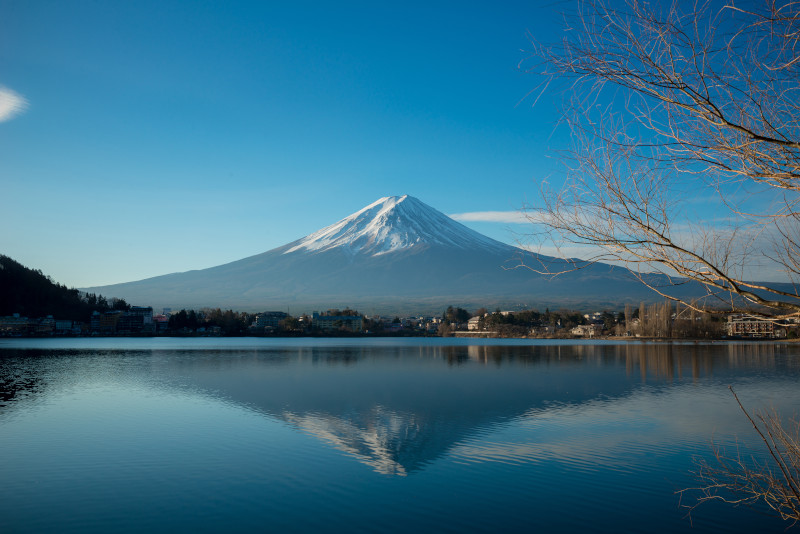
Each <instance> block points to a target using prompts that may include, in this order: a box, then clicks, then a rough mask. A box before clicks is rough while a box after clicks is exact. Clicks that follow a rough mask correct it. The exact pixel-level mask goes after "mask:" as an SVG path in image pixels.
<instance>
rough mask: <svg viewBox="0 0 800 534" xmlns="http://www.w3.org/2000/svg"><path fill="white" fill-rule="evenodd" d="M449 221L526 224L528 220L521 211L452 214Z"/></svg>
mask: <svg viewBox="0 0 800 534" xmlns="http://www.w3.org/2000/svg"><path fill="white" fill-rule="evenodd" d="M450 218H451V219H455V220H457V221H470V222H497V223H527V222H530V219H529V218H528V217H527V216H526V215H525V213H523V212H521V211H470V212H467V213H452V214H450Z"/></svg>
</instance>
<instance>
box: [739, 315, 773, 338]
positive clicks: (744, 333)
mask: <svg viewBox="0 0 800 534" xmlns="http://www.w3.org/2000/svg"><path fill="white" fill-rule="evenodd" d="M728 335H729V336H733V337H755V338H758V337H768V338H769V337H777V331H776V329H775V323H774V322H773V321H768V320H766V319H761V318H758V317H753V316H752V315H744V314H738V315H729V316H728Z"/></svg>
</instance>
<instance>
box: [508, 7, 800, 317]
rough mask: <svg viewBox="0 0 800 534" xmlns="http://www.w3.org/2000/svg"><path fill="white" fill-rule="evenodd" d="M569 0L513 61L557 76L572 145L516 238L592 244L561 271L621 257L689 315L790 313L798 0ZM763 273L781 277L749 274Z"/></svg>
mask: <svg viewBox="0 0 800 534" xmlns="http://www.w3.org/2000/svg"><path fill="white" fill-rule="evenodd" d="M573 5H574V6H575V8H574V12H572V13H567V14H566V15H565V17H566V18H565V28H564V29H565V31H564V33H563V36H564V38H563V40H561V41H560V42H558V43H556V44H553V45H548V44H542V43H535V42H534V43H533V47H534V49H533V51H532V53H531V55H530V57H529V58H528V59H527V60H525V61H523V63H522V68H524V69H525V70H526V71H528V72H531V73H535V74H537V75H539V76H540V79H541V80H542V87H543V88H544V89H543V90H552V88H553V87H554V86H558V84H559V83H560V84H562V86H561V87H560V89H564V94H566V95H567V96H566V97H565V99H564V109H563V117H564V120H565V122H566V124H567V125H568V127H569V128H570V129H571V132H572V136H571V137H572V139H573V140H574V141H575V147H574V149H573V150H571V151H570V152H568V153H567V154H566V155H565V158H564V159H565V160H566V161H567V162H568V169H567V175H568V176H567V179H566V181H565V182H564V184H563V185H560V186H557V187H554V188H548V187H546V186H544V187H543V196H544V202H543V203H542V205H539V206H532V207H531V208H530V210H529V211H528V212H527V213H528V214H529V218H530V220H531V222H533V223H534V224H535V226H534V228H536V230H534V232H533V235H532V238H533V239H534V240H540V243H542V244H547V245H550V244H556V245H558V246H574V245H580V246H586V249H585V250H587V252H589V251H596V253H594V254H593V255H592V256H591V257H590V258H588V259H587V260H586V261H585V262H582V261H581V262H572V264H571V266H570V267H568V268H567V269H565V270H569V269H572V268H581V267H582V266H584V265H586V264H589V263H591V262H594V261H606V262H614V263H617V264H624V265H626V266H627V267H628V268H630V269H631V271H632V272H634V273H635V274H637V275H638V276H639V279H640V280H641V281H642V283H644V284H646V285H648V286H649V287H650V288H651V289H652V290H653V291H655V292H657V293H659V294H660V295H662V296H664V297H666V298H668V299H671V300H674V301H680V302H682V303H683V305H685V306H691V307H695V308H696V309H697V311H707V312H711V313H729V312H730V311H731V310H736V311H738V310H743V311H747V312H749V313H753V314H758V315H762V316H766V317H774V318H790V317H800V296H798V295H800V292H798V291H797V283H798V282H800V209H799V207H800V56H799V55H798V50H800V3H798V2H796V1H793V0H775V1H767V2H763V3H761V2H750V3H739V2H736V3H734V2H729V3H723V2H716V1H712V2H707V3H704V2H701V3H693V2H645V1H643V0H627V1H626V2H610V1H609V2H606V1H603V0H598V1H592V0H589V1H585V2H578V3H575V4H573ZM537 91H538V89H534V91H532V92H533V93H536V92H537ZM704 196H705V198H706V201H705V202H702V203H698V200H701V199H702V198H703V197H704ZM712 203H713V205H714V206H715V208H716V210H717V211H714V212H711V211H710V210H709V205H710V204H712ZM530 267H531V268H533V269H536V270H540V271H545V272H546V271H547V270H546V269H544V268H539V269H537V266H535V265H531V266H530ZM764 269H769V270H771V271H772V272H775V273H778V272H780V273H781V274H782V276H785V278H786V279H788V280H789V281H790V282H791V284H781V283H768V282H765V283H760V282H753V281H752V280H753V279H754V278H753V277H757V276H759V273H763V271H764ZM649 273H660V274H662V275H665V276H662V277H658V278H653V277H651V276H649ZM549 274H555V273H552V272H550V273H549ZM755 279H758V278H755ZM667 280H672V282H671V283H669V282H665V281H667ZM687 280H690V281H694V282H698V283H700V284H702V285H701V287H704V288H705V289H706V290H707V295H706V297H705V298H704V299H701V300H699V301H695V300H690V299H688V298H685V297H684V295H686V292H681V291H680V289H679V288H680V286H681V285H683V284H685V283H686V281H687ZM656 281H657V282H656Z"/></svg>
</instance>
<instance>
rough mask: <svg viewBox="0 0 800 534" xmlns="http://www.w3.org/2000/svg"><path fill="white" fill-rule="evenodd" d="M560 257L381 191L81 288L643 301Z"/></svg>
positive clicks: (235, 299)
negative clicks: (298, 223) (357, 203)
mask: <svg viewBox="0 0 800 534" xmlns="http://www.w3.org/2000/svg"><path fill="white" fill-rule="evenodd" d="M542 264H544V265H546V266H547V267H548V268H549V269H550V270H551V271H560V270H564V269H565V268H568V267H569V265H568V264H566V263H565V262H564V261H563V260H559V259H556V258H552V257H547V256H541V255H534V254H532V253H530V252H528V251H525V250H522V249H520V248H517V247H512V246H510V245H506V244H504V243H501V242H499V241H495V240H494V239H491V238H489V237H487V236H484V235H482V234H479V233H478V232H475V231H474V230H471V229H469V228H467V227H466V226H464V225H462V224H461V223H459V222H457V221H455V220H453V219H451V218H450V217H448V216H446V215H444V214H443V213H441V212H439V211H437V210H435V209H434V208H432V207H430V206H428V205H426V204H424V203H423V202H421V201H420V200H418V199H416V198H413V197H410V196H407V195H406V196H399V197H385V198H381V199H379V200H377V201H376V202H374V203H372V204H370V205H369V206H366V207H365V208H363V209H361V210H359V211H357V212H356V213H353V214H352V215H349V216H347V217H345V218H344V219H342V220H340V221H338V222H337V223H334V224H332V225H330V226H328V227H325V228H323V229H321V230H319V231H317V232H314V233H312V234H310V235H308V236H306V237H304V238H302V239H299V240H297V241H294V242H292V243H289V244H287V245H284V246H282V247H279V248H276V249H273V250H270V251H267V252H264V253H262V254H258V255H256V256H251V257H249V258H244V259H242V260H238V261H235V262H232V263H228V264H225V265H220V266H217V267H212V268H209V269H203V270H197V271H187V272H184V273H174V274H168V275H164V276H158V277H155V278H149V279H146V280H140V281H137V282H129V283H124V284H116V285H110V286H103V287H92V288H87V290H88V291H92V292H97V293H101V294H103V295H107V296H109V297H111V296H115V297H120V298H124V299H126V300H127V301H129V302H131V303H134V304H138V305H150V306H154V307H156V308H159V307H172V308H181V307H186V308H189V307H192V308H199V307H204V306H210V307H224V308H233V309H238V310H241V311H261V310H265V309H286V308H287V307H288V308H289V309H290V310H296V311H300V312H303V311H304V312H308V311H311V310H312V309H317V308H319V309H327V308H332V307H345V306H350V307H357V308H359V309H360V310H361V311H363V312H368V313H387V314H389V313H394V314H397V313H404V312H408V313H436V314H439V313H441V311H442V309H443V306H444V307H446V306H447V305H451V304H452V305H460V306H464V307H468V308H469V307H474V308H478V307H482V306H486V307H496V306H501V307H504V308H512V309H513V308H516V309H520V308H527V307H536V306H539V307H544V306H547V305H550V306H558V305H561V306H575V307H578V306H580V305H589V304H591V305H596V306H614V305H619V304H620V303H622V302H623V301H629V302H635V303H638V302H639V301H641V300H652V299H653V298H654V293H652V292H650V291H649V290H647V289H646V288H644V287H643V286H642V285H641V284H640V283H639V282H638V281H636V280H635V279H634V277H633V276H632V275H631V273H630V272H628V271H626V270H625V269H621V268H614V267H612V266H610V265H605V264H593V265H589V266H587V267H585V268H584V269H580V270H578V271H574V272H568V273H565V274H563V275H561V276H557V277H552V276H544V275H541V274H537V273H535V272H534V271H532V270H531V269H527V268H525V265H528V266H538V267H541V265H542Z"/></svg>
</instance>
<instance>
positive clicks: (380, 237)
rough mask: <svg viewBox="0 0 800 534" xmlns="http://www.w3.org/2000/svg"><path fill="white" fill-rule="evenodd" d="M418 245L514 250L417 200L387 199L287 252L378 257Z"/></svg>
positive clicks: (306, 238) (310, 237) (286, 252)
mask: <svg viewBox="0 0 800 534" xmlns="http://www.w3.org/2000/svg"><path fill="white" fill-rule="evenodd" d="M418 245H444V246H448V247H455V248H460V249H470V248H489V249H491V250H493V251H506V252H508V251H509V250H511V247H509V246H508V245H504V244H503V243H500V242H498V241H495V240H494V239H491V238H488V237H486V236H484V235H481V234H479V233H478V232H475V231H474V230H470V229H469V228H467V227H466V226H464V225H463V224H461V223H458V222H456V221H454V220H453V219H451V218H450V217H447V216H446V215H444V214H443V213H441V212H439V211H437V210H435V209H433V208H431V207H430V206H428V205H427V204H424V203H423V202H420V201H419V200H417V199H416V198H414V197H410V196H408V195H403V196H401V197H384V198H381V199H379V200H377V201H376V202H373V203H372V204H370V205H369V206H367V207H366V208H363V209H361V210H359V211H357V212H356V213H353V214H352V215H350V216H348V217H345V218H344V219H342V220H341V221H339V222H337V223H335V224H332V225H330V226H328V227H325V228H323V229H322V230H319V231H317V232H314V233H313V234H311V235H309V236H306V237H304V238H303V239H300V240H299V241H296V242H294V243H292V245H291V247H290V248H289V249H288V250H286V251H285V252H284V254H289V253H292V252H297V251H302V250H306V251H313V252H320V251H324V250H329V249H332V248H340V249H341V250H345V251H348V252H350V253H353V254H355V253H362V254H366V255H370V256H378V255H381V254H386V253H389V252H396V251H399V250H404V249H409V248H412V247H415V246H418Z"/></svg>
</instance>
